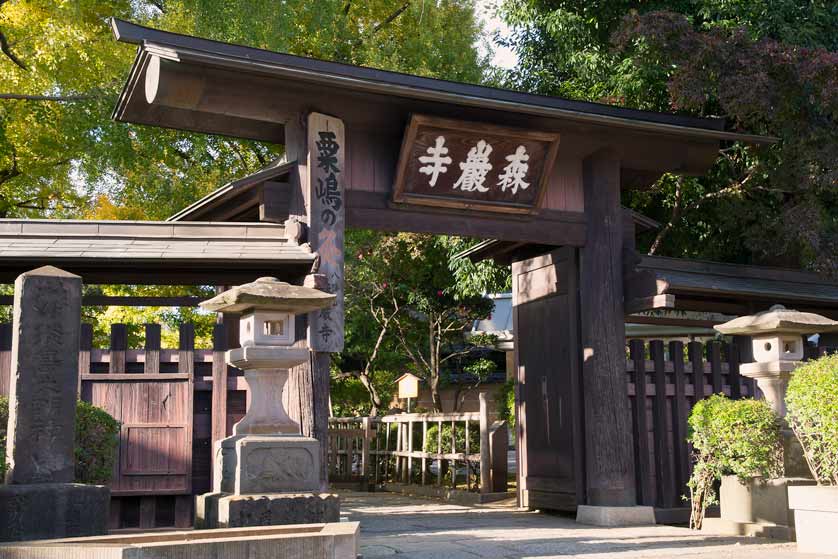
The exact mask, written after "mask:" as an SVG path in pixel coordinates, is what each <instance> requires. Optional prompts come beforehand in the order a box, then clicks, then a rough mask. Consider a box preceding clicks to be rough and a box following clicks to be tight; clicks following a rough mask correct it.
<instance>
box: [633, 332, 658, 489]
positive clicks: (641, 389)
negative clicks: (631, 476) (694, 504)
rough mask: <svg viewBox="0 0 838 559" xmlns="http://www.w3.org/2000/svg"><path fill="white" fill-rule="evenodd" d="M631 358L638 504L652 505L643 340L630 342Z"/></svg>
mask: <svg viewBox="0 0 838 559" xmlns="http://www.w3.org/2000/svg"><path fill="white" fill-rule="evenodd" d="M629 357H630V359H631V360H632V361H633V362H634V407H633V413H632V426H633V431H634V444H635V451H634V460H635V472H636V473H635V475H636V480H635V485H636V487H637V502H638V503H639V504H642V505H652V504H654V503H653V500H652V479H651V467H650V464H649V437H648V435H647V433H648V431H649V426H648V422H647V417H646V347H645V345H644V344H643V340H631V341H630V342H629Z"/></svg>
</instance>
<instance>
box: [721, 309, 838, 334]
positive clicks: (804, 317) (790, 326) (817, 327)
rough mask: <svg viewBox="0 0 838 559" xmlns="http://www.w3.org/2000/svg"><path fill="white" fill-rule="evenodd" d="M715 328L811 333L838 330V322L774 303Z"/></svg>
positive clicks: (728, 331)
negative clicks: (757, 311)
mask: <svg viewBox="0 0 838 559" xmlns="http://www.w3.org/2000/svg"><path fill="white" fill-rule="evenodd" d="M714 328H715V329H716V330H718V331H719V332H721V333H722V334H727V335H742V336H759V335H765V334H772V333H785V334H801V335H803V334H805V335H811V334H823V333H825V332H834V331H838V322H836V321H835V320H830V319H829V318H827V317H825V316H821V315H819V314H814V313H809V312H801V311H796V310H793V309H787V308H785V307H784V306H783V305H774V306H773V307H771V308H770V309H768V310H767V311H762V312H759V313H757V314H753V315H749V316H740V317H739V318H734V319H733V320H731V321H728V322H725V323H724V324H719V325H718V326H714Z"/></svg>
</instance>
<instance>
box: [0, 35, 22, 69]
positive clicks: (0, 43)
mask: <svg viewBox="0 0 838 559" xmlns="http://www.w3.org/2000/svg"><path fill="white" fill-rule="evenodd" d="M0 50H2V51H3V54H5V55H6V56H7V57H9V60H11V61H12V62H14V63H15V66H17V67H19V68H20V69H21V70H28V68H27V67H26V64H24V63H23V62H22V61H21V60H20V58H18V57H17V55H16V54H15V53H13V52H12V47H10V46H9V40H8V39H6V35H4V34H3V32H2V31H0Z"/></svg>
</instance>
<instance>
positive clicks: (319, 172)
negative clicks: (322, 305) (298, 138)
mask: <svg viewBox="0 0 838 559" xmlns="http://www.w3.org/2000/svg"><path fill="white" fill-rule="evenodd" d="M345 142H346V140H345V134H344V127H343V122H342V121H341V120H339V119H337V118H334V117H330V116H327V115H323V114H319V113H311V114H309V116H308V172H309V178H310V181H311V182H310V183H309V184H310V189H311V191H310V192H311V196H310V203H309V211H308V220H309V231H310V233H309V241H310V242H311V244H312V248H314V249H315V250H316V251H317V253H318V254H319V255H320V269H319V271H318V273H320V274H323V275H324V276H325V277H326V281H327V282H328V289H329V292H330V293H334V294H335V295H337V298H336V299H335V305H334V306H333V307H330V308H327V309H322V310H320V311H317V312H314V313H311V315H310V323H309V344H310V345H311V349H312V350H313V351H321V352H338V351H341V350H342V349H343V237H344V224H345V222H346V220H345V217H344V213H345V206H346V203H345V198H344V184H345V180H346V179H345V168H344V161H345V154H346V143H345Z"/></svg>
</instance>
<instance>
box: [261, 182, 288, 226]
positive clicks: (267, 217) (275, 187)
mask: <svg viewBox="0 0 838 559" xmlns="http://www.w3.org/2000/svg"><path fill="white" fill-rule="evenodd" d="M290 205H291V185H290V184H289V183H287V182H275V181H267V182H265V184H264V186H263V187H262V188H261V189H260V199H259V221H262V222H268V223H285V220H286V219H288V215H289V210H290Z"/></svg>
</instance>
